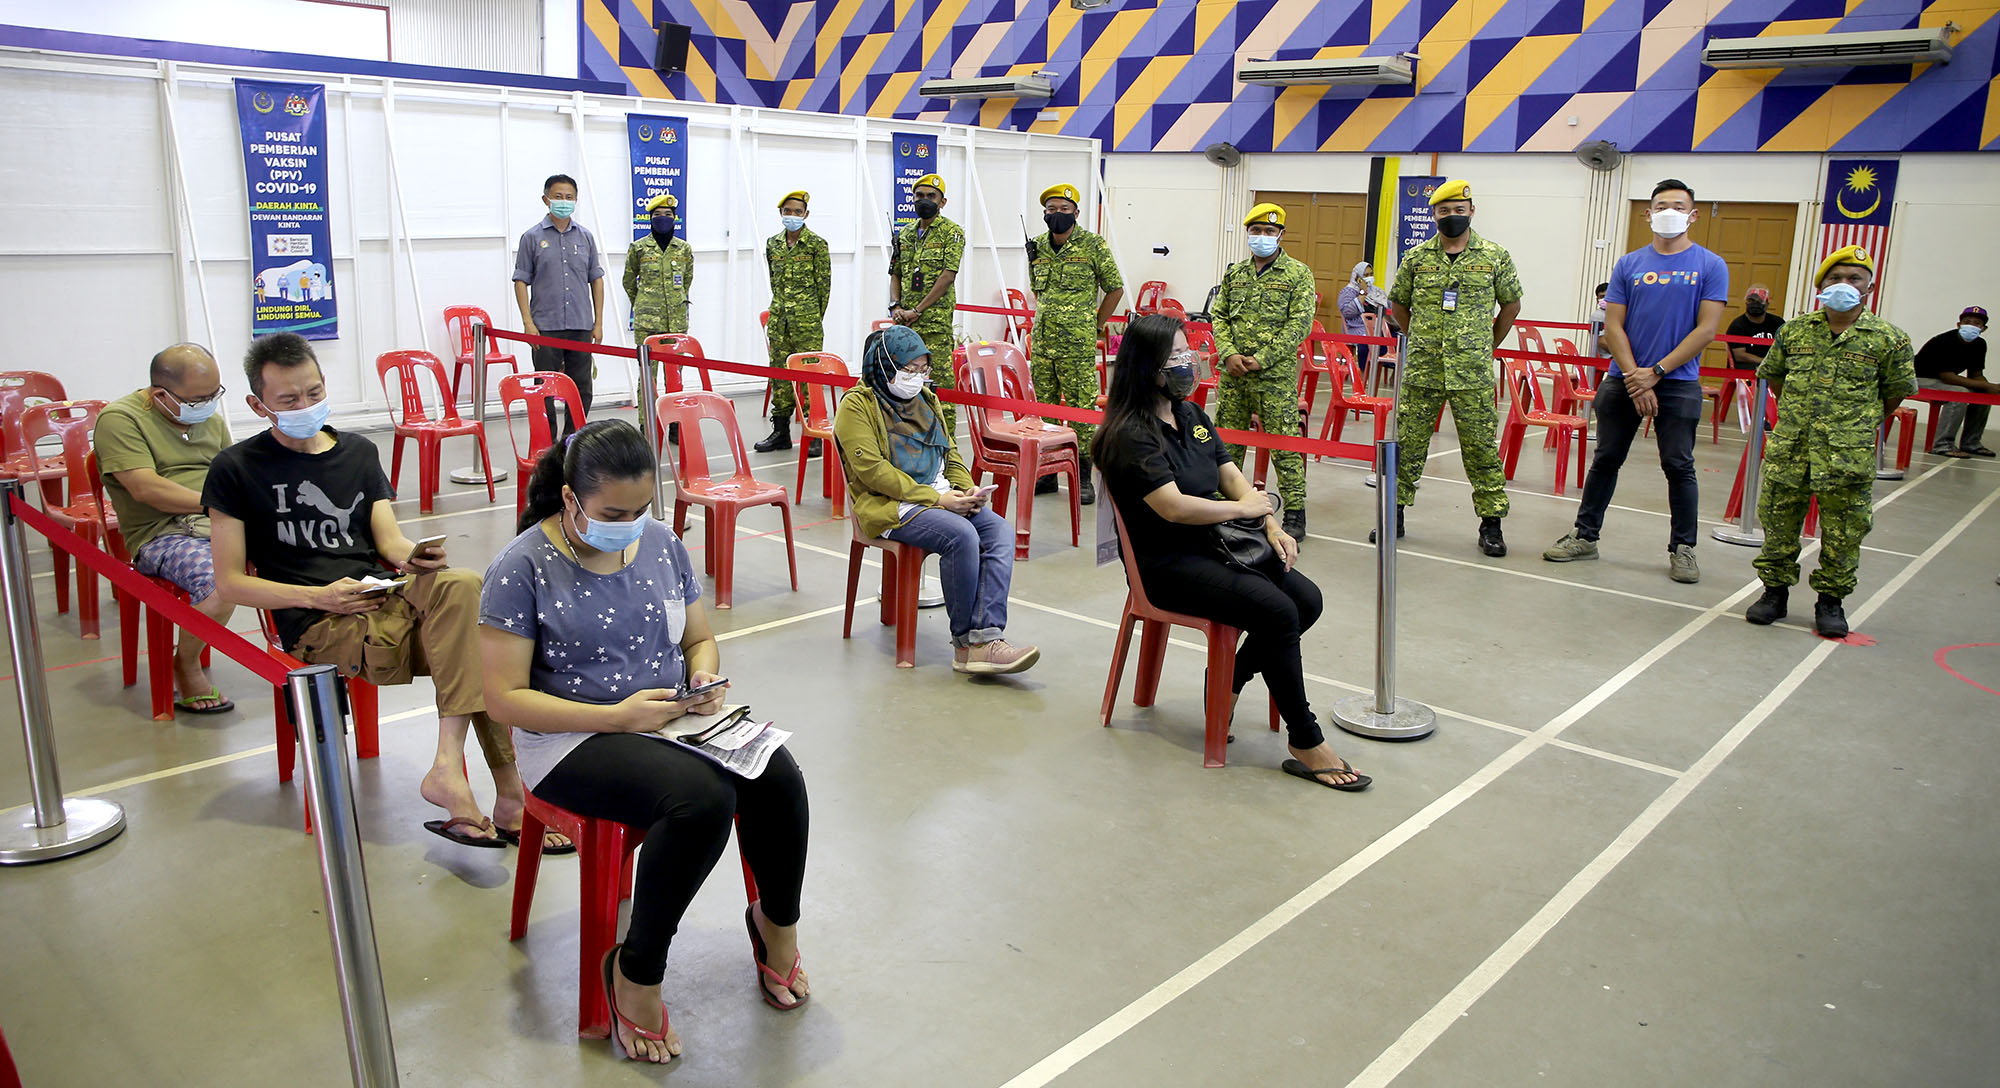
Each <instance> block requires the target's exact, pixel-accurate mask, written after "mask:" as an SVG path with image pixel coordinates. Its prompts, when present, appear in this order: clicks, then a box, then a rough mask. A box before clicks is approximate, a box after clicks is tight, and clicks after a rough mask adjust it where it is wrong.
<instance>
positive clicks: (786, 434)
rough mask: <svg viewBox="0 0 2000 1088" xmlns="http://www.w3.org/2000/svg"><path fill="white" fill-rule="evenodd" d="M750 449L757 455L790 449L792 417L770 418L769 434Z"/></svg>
mask: <svg viewBox="0 0 2000 1088" xmlns="http://www.w3.org/2000/svg"><path fill="white" fill-rule="evenodd" d="M750 448H751V449H753V450H756V451H757V452H758V453H770V452H772V451H773V450H788V449H791V448H792V417H790V416H772V417H771V433H770V434H768V435H765V436H764V439H763V441H761V442H758V443H757V444H756V445H754V446H752V447H750Z"/></svg>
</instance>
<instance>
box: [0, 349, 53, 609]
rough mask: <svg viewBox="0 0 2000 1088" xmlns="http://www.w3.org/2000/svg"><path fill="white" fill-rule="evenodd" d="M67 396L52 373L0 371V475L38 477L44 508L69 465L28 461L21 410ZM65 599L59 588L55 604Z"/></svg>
mask: <svg viewBox="0 0 2000 1088" xmlns="http://www.w3.org/2000/svg"><path fill="white" fill-rule="evenodd" d="M68 399H69V394H68V393H66V392H64V391H63V384H62V382H61V381H58V380H57V379H56V376H55V375H53V374H46V373H43V372H42V371H39V370H9V371H3V372H0V477H5V478H8V479H15V480H20V481H22V482H23V483H27V482H29V481H39V482H40V483H41V485H42V506H43V508H44V509H46V508H47V507H49V506H50V505H51V504H56V503H60V502H62V496H63V492H62V481H63V480H64V479H65V478H67V477H68V475H69V466H68V465H67V464H65V463H64V461H63V459H62V458H61V457H52V458H45V459H43V461H42V467H41V468H40V469H39V470H37V469H35V468H34V467H32V466H31V465H30V464H29V455H28V450H27V449H26V448H24V447H23V446H22V444H21V414H22V413H23V412H26V411H27V410H28V409H29V408H30V407H33V406H34V405H36V404H45V403H48V402H51V401H65V400H68ZM58 585H60V583H58ZM68 601H69V597H68V591H67V590H61V589H59V590H58V596H57V603H58V605H60V607H61V608H63V609H67V608H68V607H69V604H68Z"/></svg>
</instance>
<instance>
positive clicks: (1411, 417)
mask: <svg viewBox="0 0 2000 1088" xmlns="http://www.w3.org/2000/svg"><path fill="white" fill-rule="evenodd" d="M1445 404H1450V405H1451V421H1452V423H1453V424H1454V425H1455V426H1457V428H1458V453H1459V458H1460V460H1462V461H1464V462H1465V476H1466V478H1467V479H1468V480H1470V481H1472V509H1473V512H1474V513H1476V514H1478V515H1479V516H1480V517H1482V518H1504V517H1506V516H1507V477H1506V473H1504V472H1503V471H1502V470H1501V467H1500V445H1499V442H1498V441H1497V440H1496V439H1495V437H1494V432H1495V431H1496V430H1498V429H1499V427H1500V409H1499V407H1498V406H1497V405H1495V404H1494V403H1493V389H1492V387H1490V386H1489V387H1486V388H1483V389H1425V388H1421V387H1415V386H1405V387H1403V393H1402V400H1401V402H1400V403H1399V404H1398V405H1397V407H1396V505H1398V506H1408V505H1410V504H1411V503H1414V502H1416V501H1417V484H1418V483H1419V482H1420V481H1421V480H1422V479H1423V477H1424V462H1425V461H1427V460H1429V459H1430V453H1431V427H1432V426H1433V425H1434V424H1435V422H1436V420H1437V415H1438V410H1439V408H1441V407H1442V406H1443V405H1445Z"/></svg>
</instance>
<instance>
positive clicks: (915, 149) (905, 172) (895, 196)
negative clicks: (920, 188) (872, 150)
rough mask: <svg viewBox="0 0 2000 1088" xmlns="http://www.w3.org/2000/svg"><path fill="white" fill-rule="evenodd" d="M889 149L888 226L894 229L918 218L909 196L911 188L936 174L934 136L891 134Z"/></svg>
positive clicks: (936, 151)
mask: <svg viewBox="0 0 2000 1088" xmlns="http://www.w3.org/2000/svg"><path fill="white" fill-rule="evenodd" d="M889 148H890V154H891V155H892V156H894V157H893V158H892V159H891V162H892V164H893V168H892V169H891V170H890V171H889V207H890V209H891V210H890V212H889V224H890V227H891V228H892V229H893V228H895V227H899V226H901V225H902V224H904V223H907V222H909V221H910V220H912V219H915V218H916V217H917V202H916V200H915V199H914V198H912V197H911V196H910V186H912V185H914V184H916V180H917V179H918V178H920V177H923V176H924V175H925V174H935V173H938V171H939V163H938V146H937V137H936V136H920V135H918V134H916V133H914V132H892V133H890V134H889Z"/></svg>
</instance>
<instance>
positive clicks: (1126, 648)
mask: <svg viewBox="0 0 2000 1088" xmlns="http://www.w3.org/2000/svg"><path fill="white" fill-rule="evenodd" d="M1102 501H1104V502H1108V503H1111V514H1112V518H1113V521H1114V522H1115V523H1116V525H1117V527H1118V551H1119V554H1120V555H1121V556H1122V557H1123V558H1124V560H1125V586H1126V589H1125V613H1124V615H1122V616H1120V617H1119V619H1118V641H1117V643H1116V644H1115V645H1114V646H1113V647H1112V649H1111V675H1110V677H1109V679H1107V680H1106V681H1105V683H1104V704H1103V706H1102V707H1101V708H1100V709H1099V711H1098V722H1099V723H1100V724H1102V725H1104V726H1107V727H1108V726H1110V724H1111V711H1112V709H1113V708H1114V707H1116V706H1117V705H1118V685H1119V683H1120V682H1121V681H1123V680H1124V678H1125V658H1126V655H1127V654H1128V653H1130V651H1131V647H1132V627H1133V625H1135V624H1138V623H1144V624H1145V625H1146V629H1145V631H1144V632H1143V633H1141V634H1140V636H1139V676H1138V681H1137V683H1136V684H1135V685H1134V686H1133V689H1132V704H1133V705H1134V706H1152V705H1153V700H1154V698H1155V697H1156V696H1157V695H1158V694H1159V691H1160V673H1161V671H1162V670H1163V668H1164V666H1165V664H1166V659H1167V635H1168V632H1169V629H1170V628H1173V627H1176V626H1179V627H1192V628H1194V629H1195V630H1197V631H1200V632H1201V633H1202V636H1203V637H1204V638H1206V639H1207V640H1208V687H1207V690H1206V691H1205V692H1204V693H1203V696H1202V707H1203V713H1202V719H1203V723H1204V726H1205V728H1204V730H1203V743H1202V766H1204V767H1220V766H1223V765H1224V764H1225V763H1227V762H1228V759H1227V756H1228V751H1229V698H1230V694H1231V693H1230V690H1229V686H1230V682H1231V681H1232V680H1233V679H1234V678H1235V676H1236V646H1237V644H1238V643H1239V642H1241V641H1242V640H1243V632H1242V631H1241V630H1240V629H1238V628H1235V627H1231V626H1229V625H1228V624H1226V623H1218V622H1216V621H1215V620H1206V619H1202V618H1201V617H1199V616H1189V615H1186V614H1184V613H1180V612H1169V611H1167V610H1166V609H1164V608H1160V607H1158V606H1156V605H1154V604H1153V602H1151V601H1149V600H1147V599H1146V586H1145V584H1144V583H1143V582H1142V581H1140V579H1139V563H1138V560H1137V559H1136V558H1135V557H1134V556H1133V554H1132V544H1131V536H1130V534H1128V533H1127V532H1126V531H1125V515H1124V514H1123V513H1121V512H1120V511H1119V510H1118V504H1117V503H1115V502H1112V499H1111V496H1110V495H1105V496H1104V498H1103V500H1102ZM1277 731H1278V704H1277V702H1276V701H1272V703H1271V732H1273V733H1275V732H1277Z"/></svg>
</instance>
